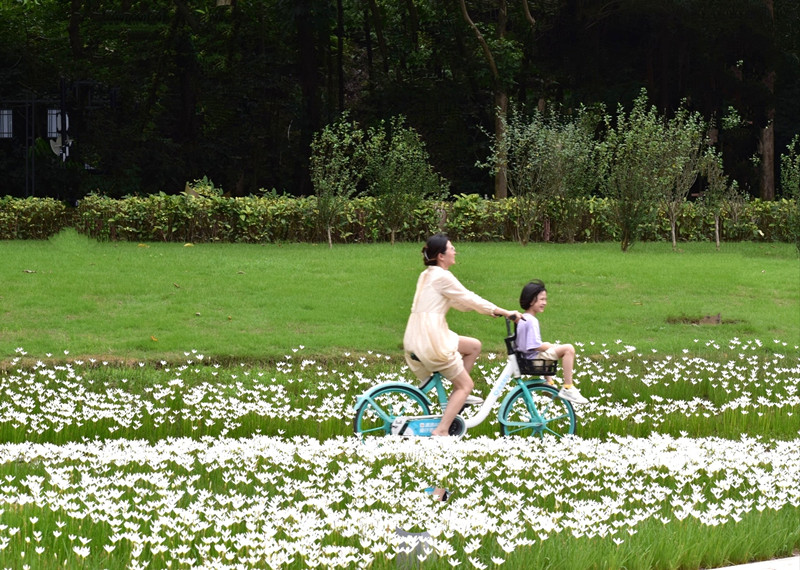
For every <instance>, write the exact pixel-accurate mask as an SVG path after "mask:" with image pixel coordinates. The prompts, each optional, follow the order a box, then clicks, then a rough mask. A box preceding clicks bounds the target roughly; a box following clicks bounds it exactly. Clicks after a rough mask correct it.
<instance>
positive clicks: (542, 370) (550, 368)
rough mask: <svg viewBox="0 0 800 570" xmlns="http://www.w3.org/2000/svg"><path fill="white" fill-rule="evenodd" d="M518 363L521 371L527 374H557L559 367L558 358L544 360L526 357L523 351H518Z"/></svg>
mask: <svg viewBox="0 0 800 570" xmlns="http://www.w3.org/2000/svg"><path fill="white" fill-rule="evenodd" d="M517 364H519V371H520V373H521V374H524V375H525V376H555V373H556V369H558V360H544V359H542V358H535V359H533V360H531V359H528V358H525V356H524V355H523V354H522V353H521V352H518V353H517Z"/></svg>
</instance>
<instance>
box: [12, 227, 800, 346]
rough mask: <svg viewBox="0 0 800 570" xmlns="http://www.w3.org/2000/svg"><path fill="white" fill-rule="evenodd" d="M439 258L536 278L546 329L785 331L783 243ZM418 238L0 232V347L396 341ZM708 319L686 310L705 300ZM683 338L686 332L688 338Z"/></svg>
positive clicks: (797, 278)
mask: <svg viewBox="0 0 800 570" xmlns="http://www.w3.org/2000/svg"><path fill="white" fill-rule="evenodd" d="M456 247H457V250H458V253H459V255H458V258H457V260H458V262H457V264H456V266H454V267H453V272H454V273H455V274H456V275H457V276H458V277H459V279H460V280H461V281H462V282H463V283H464V284H465V285H466V286H467V287H468V288H470V289H472V290H473V291H475V292H477V293H478V294H480V295H482V296H484V297H486V298H487V299H489V300H491V301H493V302H495V303H497V304H499V305H501V306H503V307H506V308H509V309H511V308H516V306H517V300H518V298H519V291H520V289H521V288H522V286H523V285H524V284H525V283H526V282H527V281H528V280H530V279H533V278H539V279H542V280H544V281H545V283H546V284H547V286H548V294H549V296H548V298H549V301H550V303H549V306H548V309H547V311H546V312H545V313H544V314H543V315H542V327H543V332H544V335H545V336H546V338H547V339H548V340H561V341H563V342H568V341H569V342H583V343H589V342H595V343H597V344H598V345H600V344H602V343H613V342H615V341H617V340H621V341H622V342H623V343H625V344H630V345H634V346H636V347H637V348H639V349H643V350H645V349H651V348H655V349H658V350H660V351H662V352H667V353H669V352H675V351H678V350H682V349H683V348H687V347H692V346H701V345H702V343H703V342H706V341H709V340H716V341H719V342H725V341H727V340H729V339H731V338H736V337H738V338H760V339H763V340H770V339H772V338H777V339H780V340H783V341H787V342H789V343H790V344H792V345H797V344H800V263H799V262H798V256H797V252H796V249H795V248H794V246H793V245H790V244H754V243H732V244H723V247H722V250H721V251H719V252H718V251H716V250H715V247H714V245H713V244H710V243H690V244H683V245H682V249H681V250H680V251H679V252H677V253H675V252H672V250H671V247H670V245H669V244H666V243H640V244H637V245H636V246H635V247H634V248H633V249H632V250H631V251H629V252H628V253H622V252H620V251H619V247H618V246H617V244H611V243H608V244H577V245H547V244H535V245H529V246H527V247H522V246H519V245H518V244H515V243H457V244H456ZM419 249H420V245H419V244H397V245H395V246H391V245H388V244H376V245H342V246H335V247H334V248H333V249H328V248H327V247H325V246H318V245H310V244H269V245H245V244H198V245H194V246H191V247H188V246H184V245H182V244H166V243H148V244H137V243H126V242H123V243H98V242H95V241H92V240H89V239H86V238H85V237H83V236H80V235H78V234H76V233H74V232H72V231H69V232H65V233H62V234H60V235H58V236H55V237H54V238H52V239H51V240H49V241H43V242H20V241H13V242H2V243H0V258H2V259H3V263H2V264H0V282H2V284H3V285H2V289H0V315H2V323H0V359H3V360H7V359H8V358H9V357H10V356H11V355H13V352H14V350H15V349H16V348H17V347H23V348H25V350H26V351H27V352H28V353H29V354H31V355H35V356H37V357H44V356H45V355H46V354H48V353H49V354H52V355H61V354H63V352H64V351H69V353H70V355H71V356H73V357H77V356H92V355H93V356H96V357H99V358H109V359H121V360H124V359H151V360H155V359H161V358H166V359H175V358H182V355H183V352H185V351H188V350H192V349H196V350H199V351H201V352H204V353H205V354H207V355H210V356H213V357H215V358H217V359H219V360H221V361H236V360H248V361H269V360H275V359H277V358H280V357H281V356H283V355H284V354H285V353H286V351H287V350H289V349H290V348H293V347H297V346H301V345H302V346H304V347H305V350H306V351H307V352H308V353H310V354H312V355H314V356H317V357H322V358H325V357H332V356H333V357H335V356H337V355H340V354H341V353H343V352H344V351H350V352H355V353H366V352H367V351H369V350H373V351H379V352H384V353H392V354H396V353H399V351H400V349H401V342H402V335H403V330H404V327H405V322H406V318H407V315H408V311H409V307H410V304H411V298H412V296H413V293H414V285H415V282H416V278H417V275H418V274H419V271H420V270H421V269H422V264H421V262H420V256H419ZM717 314H719V315H720V318H721V324H719V325H702V326H701V325H697V324H695V323H696V321H697V320H699V319H701V318H702V317H704V316H706V315H717ZM448 319H449V321H450V324H451V328H453V329H454V330H456V331H458V332H459V333H461V334H465V335H470V336H475V337H477V338H480V339H481V340H482V341H483V343H484V346H485V348H486V349H487V350H501V349H502V337H503V336H504V326H503V322H502V321H500V320H493V319H489V318H487V317H484V316H480V315H477V314H475V313H466V314H461V313H458V312H457V311H451V312H450V314H449V316H448ZM695 339H697V340H698V341H701V342H700V343H694V342H693V341H694V340H695Z"/></svg>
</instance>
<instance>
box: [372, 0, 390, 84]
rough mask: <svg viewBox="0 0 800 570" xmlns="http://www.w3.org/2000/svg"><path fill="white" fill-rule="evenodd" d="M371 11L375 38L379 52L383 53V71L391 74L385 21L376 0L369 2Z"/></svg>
mask: <svg viewBox="0 0 800 570" xmlns="http://www.w3.org/2000/svg"><path fill="white" fill-rule="evenodd" d="M367 2H368V4H369V11H370V13H371V14H372V23H373V25H374V26H375V36H376V37H377V38H378V50H379V51H380V52H381V59H382V60H383V71H384V73H389V52H388V49H387V47H386V38H385V37H384V35H383V21H382V20H381V13H380V9H379V8H378V4H377V3H376V2H375V0H367Z"/></svg>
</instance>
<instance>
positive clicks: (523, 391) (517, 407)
mask: <svg viewBox="0 0 800 570" xmlns="http://www.w3.org/2000/svg"><path fill="white" fill-rule="evenodd" d="M499 418H500V430H501V432H502V434H503V435H520V436H523V437H539V438H543V437H544V436H545V435H546V434H550V435H553V436H555V437H563V436H565V435H568V434H573V433H575V425H576V421H575V410H574V409H573V408H572V404H571V403H570V402H567V401H566V400H562V399H561V398H559V397H558V390H556V389H555V388H553V387H551V386H547V385H545V384H537V383H534V382H528V383H526V384H525V387H524V388H523V387H522V386H519V387H517V389H516V390H514V391H513V392H511V394H509V396H508V397H507V398H506V399H505V401H504V402H503V404H502V406H501V407H500V415H499Z"/></svg>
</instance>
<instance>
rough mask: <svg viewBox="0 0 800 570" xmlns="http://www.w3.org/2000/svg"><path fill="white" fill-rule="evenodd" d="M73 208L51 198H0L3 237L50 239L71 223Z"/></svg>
mask: <svg viewBox="0 0 800 570" xmlns="http://www.w3.org/2000/svg"><path fill="white" fill-rule="evenodd" d="M70 216H71V211H69V210H68V209H67V207H66V205H65V204H64V203H63V202H59V201H58V200H54V199H52V198H33V197H31V198H12V197H11V196H6V197H5V198H0V239H47V238H49V237H50V236H52V235H55V234H57V233H58V232H60V231H61V230H62V229H64V228H65V227H67V226H69V225H70V222H71V221H72V220H71V217H70Z"/></svg>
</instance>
